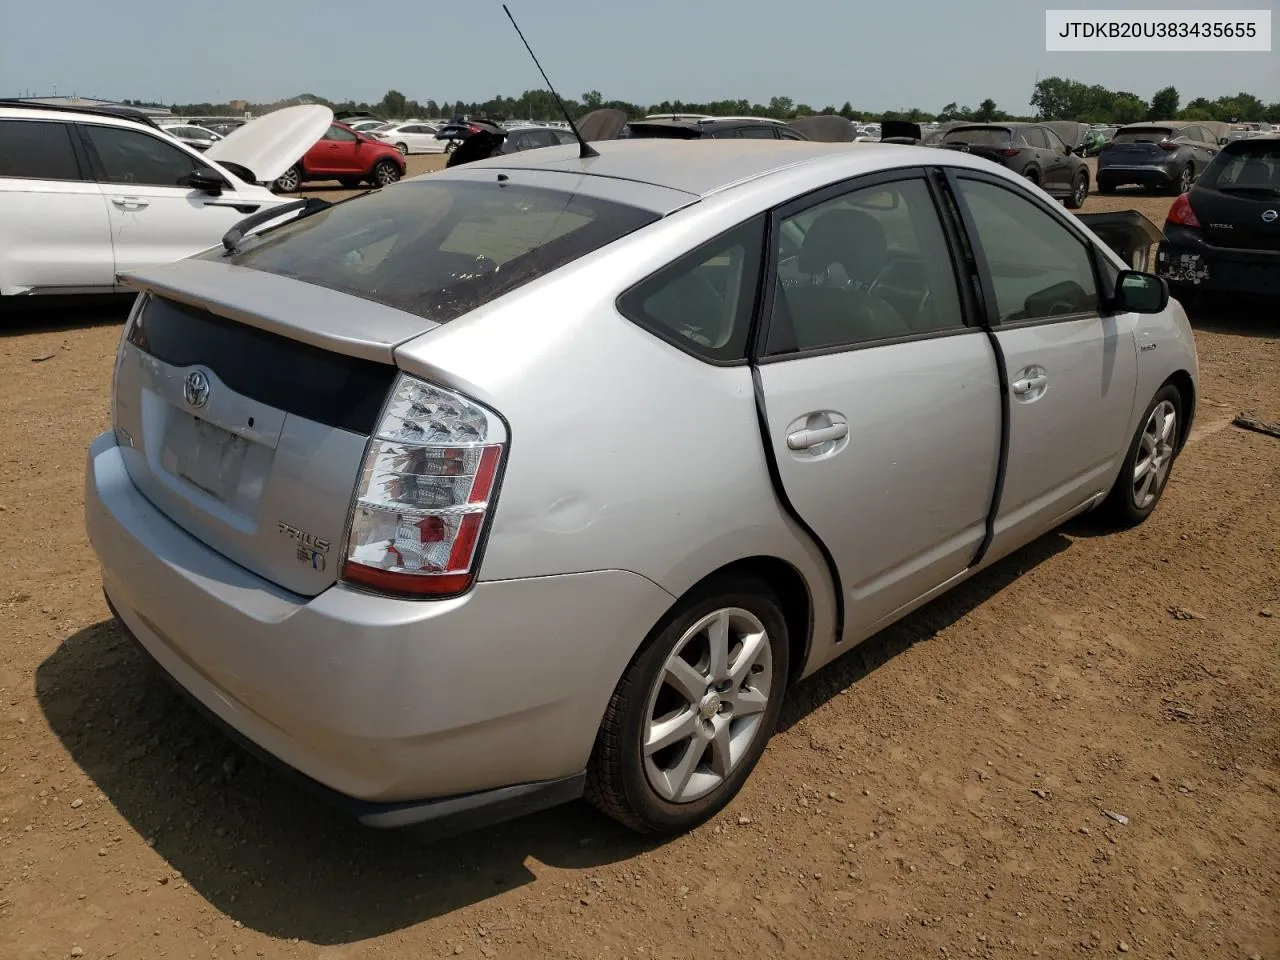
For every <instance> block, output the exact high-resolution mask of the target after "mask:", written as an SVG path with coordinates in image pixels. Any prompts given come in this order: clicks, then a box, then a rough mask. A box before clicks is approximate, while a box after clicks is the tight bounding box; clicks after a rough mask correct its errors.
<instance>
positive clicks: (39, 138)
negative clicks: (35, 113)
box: [0, 120, 84, 180]
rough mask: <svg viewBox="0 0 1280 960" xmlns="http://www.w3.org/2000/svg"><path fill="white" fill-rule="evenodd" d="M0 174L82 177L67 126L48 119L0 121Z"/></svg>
mask: <svg viewBox="0 0 1280 960" xmlns="http://www.w3.org/2000/svg"><path fill="white" fill-rule="evenodd" d="M0 177H18V178H21V179H31V180H83V179H84V177H82V176H81V175H80V165H79V164H78V163H76V155H75V151H74V150H73V149H72V147H71V130H70V128H69V127H68V126H67V125H66V124H65V123H57V122H55V121H52V120H0Z"/></svg>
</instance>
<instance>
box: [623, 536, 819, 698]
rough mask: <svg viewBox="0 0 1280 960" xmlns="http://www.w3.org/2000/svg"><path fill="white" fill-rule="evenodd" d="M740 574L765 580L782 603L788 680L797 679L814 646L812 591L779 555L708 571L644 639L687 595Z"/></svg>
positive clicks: (658, 625)
mask: <svg viewBox="0 0 1280 960" xmlns="http://www.w3.org/2000/svg"><path fill="white" fill-rule="evenodd" d="M742 576H754V577H756V578H757V579H759V580H762V581H763V582H764V583H766V584H768V585H769V586H770V587H771V588H772V589H773V591H774V593H775V595H776V596H777V598H778V602H779V603H780V604H781V605H782V616H783V618H784V619H785V620H786V624H787V647H788V650H787V653H788V658H787V659H788V666H787V681H788V683H791V682H794V681H796V680H798V679H799V678H800V676H801V675H802V674H803V673H804V668H805V664H806V663H807V662H808V660H809V653H810V651H811V650H812V649H813V631H814V609H813V593H812V591H811V590H810V589H809V584H808V583H807V582H806V581H805V578H804V576H803V575H802V574H801V573H800V571H799V570H797V569H796V568H795V567H794V566H793V565H792V564H790V563H788V562H787V561H786V560H783V559H781V558H779V557H773V556H766V555H759V556H752V557H744V558H742V559H740V560H734V561H733V562H731V563H726V564H725V565H723V566H721V567H719V568H717V569H716V570H713V571H711V572H710V573H708V574H707V575H706V576H704V577H703V578H702V579H700V580H699V581H698V582H697V583H694V584H693V585H692V586H690V587H689V589H688V590H686V591H684V593H682V594H681V595H680V596H679V597H678V598H677V600H676V602H675V603H673V604H672V605H671V609H670V610H669V611H668V612H667V614H666V615H665V616H664V617H663V618H662V620H660V621H659V622H658V623H657V624H655V625H654V628H653V630H651V631H650V632H649V634H647V635H646V639H647V637H648V636H652V635H653V634H654V633H656V632H657V631H659V630H661V629H662V628H663V627H664V626H665V625H666V623H667V620H668V618H669V617H671V616H673V615H675V613H676V612H677V611H679V610H680V609H681V607H682V606H683V604H684V601H685V599H686V598H687V597H690V596H693V595H695V594H697V593H698V592H699V591H701V590H703V589H705V588H706V587H707V585H708V584H710V583H713V582H714V581H716V580H721V579H728V578H732V577H742Z"/></svg>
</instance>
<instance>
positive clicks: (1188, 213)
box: [1168, 193, 1200, 227]
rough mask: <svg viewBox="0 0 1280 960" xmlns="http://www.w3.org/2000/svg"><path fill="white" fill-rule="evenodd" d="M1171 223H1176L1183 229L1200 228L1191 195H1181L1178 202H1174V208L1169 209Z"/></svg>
mask: <svg viewBox="0 0 1280 960" xmlns="http://www.w3.org/2000/svg"><path fill="white" fill-rule="evenodd" d="M1168 220H1169V222H1170V223H1176V224H1178V225H1180V226H1183V227H1198V226H1200V221H1199V220H1198V219H1197V218H1196V212H1195V211H1194V210H1192V209H1191V199H1190V195H1189V194H1185V193H1184V194H1181V195H1180V196H1179V197H1178V199H1177V200H1175V201H1173V206H1172V207H1170V208H1169V217H1168Z"/></svg>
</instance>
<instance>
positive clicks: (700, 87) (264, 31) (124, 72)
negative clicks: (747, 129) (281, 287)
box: [0, 0, 1280, 112]
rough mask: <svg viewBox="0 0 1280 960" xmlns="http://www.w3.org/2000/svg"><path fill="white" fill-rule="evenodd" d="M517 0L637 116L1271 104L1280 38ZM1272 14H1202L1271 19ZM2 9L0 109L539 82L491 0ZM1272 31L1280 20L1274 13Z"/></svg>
mask: <svg viewBox="0 0 1280 960" xmlns="http://www.w3.org/2000/svg"><path fill="white" fill-rule="evenodd" d="M509 2H510V3H511V6H512V11H513V13H515V15H516V18H517V19H518V20H519V21H520V25H521V27H522V28H523V29H524V32H525V35H526V36H527V37H528V39H529V41H530V43H532V44H533V47H534V49H535V50H536V51H537V53H538V55H539V57H540V58H541V59H542V63H543V66H544V67H545V68H546V69H547V72H548V74H549V75H550V76H551V79H552V81H553V82H554V83H555V84H556V85H557V87H558V88H559V89H560V92H561V93H562V94H563V95H565V96H572V97H579V96H581V94H582V92H583V91H585V90H589V89H593V88H594V89H598V90H600V91H601V92H602V93H603V94H604V95H605V97H606V98H609V97H618V98H620V99H625V100H631V101H634V102H639V103H645V104H647V103H656V102H660V101H662V100H664V99H676V98H680V99H684V100H687V101H695V102H696V101H703V100H711V99H720V98H738V97H745V98H748V99H750V100H752V101H756V102H767V101H768V99H769V97H771V96H775V95H780V96H789V97H791V98H792V99H793V100H795V101H796V102H797V103H808V104H811V105H813V106H814V107H819V108H820V107H822V106H823V105H825V104H828V103H832V104H835V105H836V106H839V105H840V104H842V103H844V101H846V100H848V101H851V102H852V103H853V104H854V106H855V107H860V108H865V109H868V110H886V109H894V108H897V107H911V106H919V107H923V108H925V109H929V110H934V111H936V110H939V109H940V108H941V107H942V106H943V105H944V104H946V103H948V102H950V101H955V102H957V103H959V104H961V105H965V104H968V105H969V106H976V105H977V104H978V103H979V102H980V101H981V100H983V99H984V98H986V97H991V98H993V99H994V100H995V101H996V102H997V104H999V106H1000V107H1001V108H1003V109H1007V110H1010V111H1013V112H1019V111H1023V110H1027V109H1028V107H1027V99H1028V97H1030V95H1031V91H1032V85H1033V82H1034V80H1035V77H1036V75H1037V73H1038V74H1039V75H1040V76H1041V77H1044V76H1053V75H1058V76H1067V77H1071V78H1073V79H1076V80H1080V81H1083V82H1087V83H1101V84H1103V85H1105V86H1107V87H1110V88H1112V89H1123V90H1130V91H1132V92H1134V93H1137V94H1138V95H1139V96H1142V97H1144V98H1148V97H1150V96H1151V94H1152V93H1154V92H1155V91H1156V90H1158V89H1159V88H1161V87H1163V86H1166V85H1168V84H1173V85H1174V86H1176V87H1177V88H1178V90H1179V92H1180V93H1181V94H1182V98H1183V102H1184V103H1185V102H1186V101H1187V100H1189V99H1191V98H1193V97H1196V96H1207V97H1210V98H1211V99H1212V98H1214V97H1217V96H1220V95H1223V94H1229V93H1235V92H1237V91H1239V90H1242V89H1243V90H1246V91H1248V92H1251V93H1254V94H1256V95H1257V96H1259V97H1261V98H1262V99H1263V100H1264V101H1265V102H1274V101H1277V100H1280V47H1276V46H1275V45H1274V40H1273V52H1271V53H1231V54H1223V53H1199V54H1133V53H1109V54H1080V53H1046V52H1045V50H1044V10H1045V6H1046V5H1047V4H1041V3H1029V2H1027V0H933V2H927V0H873V2H871V3H852V2H848V0H786V2H774V0H692V2H689V0H686V2H673V0H644V2H637V3H628V4H620V3H616V2H615V3H608V2H604V3H601V2H598V0H509ZM1167 2H1168V0H1166V4H1167ZM1277 2H1280V0H1236V2H1231V0H1217V3H1214V2H1213V0H1202V2H1201V3H1200V4H1199V5H1198V6H1199V7H1202V8H1203V7H1211V8H1217V7H1225V6H1231V7H1243V8H1255V9H1258V8H1260V9H1266V8H1268V7H1269V8H1271V9H1272V10H1274V9H1275V7H1276V5H1277ZM1050 4H1051V5H1052V6H1053V7H1054V8H1057V9H1062V8H1071V7H1076V8H1098V7H1103V6H1105V5H1104V4H1103V3H1101V2H1099V0H1093V2H1084V3H1079V2H1074V3H1073V2H1071V0H1050ZM1115 6H1119V7H1123V8H1128V9H1136V8H1148V7H1149V8H1160V7H1162V6H1164V4H1151V3H1143V2H1141V0H1127V2H1123V3H1120V4H1116V5H1115ZM1183 6H1186V7H1195V6H1197V5H1195V4H1183ZM7 7H8V8H7V10H6V12H5V16H4V21H5V26H4V29H3V31H0V95H14V94H18V95H21V94H22V93H24V92H25V91H27V90H30V91H32V92H33V93H40V94H48V93H51V92H52V91H53V89H54V87H55V86H56V88H57V92H58V93H63V94H66V93H73V92H74V93H79V94H81V95H84V96H103V97H113V98H134V97H136V98H141V99H154V100H160V101H162V102H165V103H173V102H179V103H182V102H199V101H214V102H218V101H225V100H229V99H232V98H241V99H247V100H250V101H259V102H262V101H270V100H273V99H278V98H282V97H287V96H292V95H293V94H296V93H301V92H304V91H309V92H312V93H316V94H319V95H321V96H325V97H329V98H332V99H344V98H346V97H351V98H353V99H356V100H368V101H370V102H376V101H377V100H379V99H381V97H382V95H383V94H384V93H385V92H386V91H387V90H388V89H390V88H395V89H398V90H400V91H401V92H402V93H404V94H405V95H406V96H408V97H411V98H414V99H417V100H420V101H423V102H425V101H426V100H427V99H435V100H443V99H446V98H447V99H449V100H457V99H462V100H466V101H473V100H485V99H488V98H489V97H491V96H494V95H496V94H519V93H520V92H521V91H523V90H526V89H531V88H537V87H540V86H542V83H541V79H540V78H539V76H538V74H537V71H536V69H535V68H534V65H533V63H532V62H531V61H530V60H529V59H528V55H527V54H526V53H525V52H524V49H523V48H522V47H521V46H520V43H519V38H517V37H516V35H515V33H514V31H512V30H511V28H510V25H509V24H508V22H507V20H506V17H505V16H504V15H503V13H502V8H501V4H500V3H499V2H496V0H465V2H459V3H452V4H451V3H439V2H421V0H419V2H415V3H403V4H399V5H396V4H388V3H385V2H384V3H375V4H368V3H359V2H357V3H352V2H350V0H304V2H300V3H263V2H260V0H257V2H246V0H202V2H199V3H184V4H178V3H173V2H171V0H169V2H163V3H162V2H159V0H118V2H115V3H103V2H101V0H64V2H58V3H18V2H15V3H12V4H9V5H7ZM304 11H305V12H304ZM1272 19H1273V21H1275V22H1277V23H1280V16H1277V15H1276V14H1275V13H1273V15H1272ZM1274 29H1275V27H1274V24H1273V30H1274Z"/></svg>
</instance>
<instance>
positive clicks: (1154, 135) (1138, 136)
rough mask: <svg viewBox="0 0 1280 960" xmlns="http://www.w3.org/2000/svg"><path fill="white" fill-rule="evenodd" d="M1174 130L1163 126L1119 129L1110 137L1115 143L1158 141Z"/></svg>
mask: <svg viewBox="0 0 1280 960" xmlns="http://www.w3.org/2000/svg"><path fill="white" fill-rule="evenodd" d="M1174 135H1175V133H1174V131H1171V130H1166V129H1165V128H1164V127H1138V128H1135V129H1133V130H1119V131H1117V132H1116V135H1115V136H1114V137H1112V139H1113V140H1114V141H1115V142H1116V143H1159V142H1160V141H1161V140H1164V139H1167V138H1168V137H1171V136H1174Z"/></svg>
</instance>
